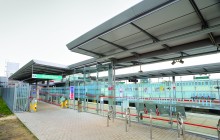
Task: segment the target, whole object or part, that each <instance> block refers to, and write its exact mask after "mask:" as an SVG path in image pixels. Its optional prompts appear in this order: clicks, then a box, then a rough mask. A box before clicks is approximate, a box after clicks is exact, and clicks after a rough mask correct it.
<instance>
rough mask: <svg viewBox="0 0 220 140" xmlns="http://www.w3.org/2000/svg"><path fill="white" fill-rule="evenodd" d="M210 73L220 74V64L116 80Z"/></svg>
mask: <svg viewBox="0 0 220 140" xmlns="http://www.w3.org/2000/svg"><path fill="white" fill-rule="evenodd" d="M210 73H220V63H211V64H202V65H195V66H187V67H179V68H169V69H161V70H151V71H146V72H141V73H140V72H136V73H130V74H121V75H116V76H115V79H116V80H129V79H147V78H159V77H172V76H185V75H197V74H200V75H203V74H210ZM100 79H105V80H107V79H108V76H105V77H100Z"/></svg>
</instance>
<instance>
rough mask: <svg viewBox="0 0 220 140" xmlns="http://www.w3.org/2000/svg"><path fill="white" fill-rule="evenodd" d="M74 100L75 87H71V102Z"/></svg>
mask: <svg viewBox="0 0 220 140" xmlns="http://www.w3.org/2000/svg"><path fill="white" fill-rule="evenodd" d="M73 99H74V86H70V100H73Z"/></svg>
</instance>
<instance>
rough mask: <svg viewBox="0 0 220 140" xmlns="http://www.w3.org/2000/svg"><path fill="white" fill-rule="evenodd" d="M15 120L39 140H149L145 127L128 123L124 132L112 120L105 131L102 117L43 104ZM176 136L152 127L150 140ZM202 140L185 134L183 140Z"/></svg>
mask: <svg viewBox="0 0 220 140" xmlns="http://www.w3.org/2000/svg"><path fill="white" fill-rule="evenodd" d="M16 116H17V117H18V118H19V119H20V120H21V121H22V122H23V123H24V124H25V125H26V126H27V128H28V129H29V130H30V131H31V132H32V133H33V134H34V135H35V136H36V137H37V138H39V139H40V140H60V139H63V140H73V139H74V140H88V139H89V140H150V129H149V126H146V125H141V124H137V123H132V125H131V127H130V128H129V130H128V132H125V121H123V120H120V119H116V120H115V122H114V123H113V122H112V121H110V126H109V127H107V124H106V122H107V119H106V117H103V116H100V115H95V114H91V113H85V112H80V113H78V111H77V110H73V109H61V108H60V107H57V106H55V105H51V104H47V103H44V102H39V103H38V112H34V113H30V112H24V113H16ZM176 139H177V132H176V131H175V130H170V129H162V128H156V127H153V140H176ZM194 139H196V140H203V139H205V138H202V137H200V136H196V135H193V134H186V140H194Z"/></svg>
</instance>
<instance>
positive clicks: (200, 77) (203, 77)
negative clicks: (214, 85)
mask: <svg viewBox="0 0 220 140" xmlns="http://www.w3.org/2000/svg"><path fill="white" fill-rule="evenodd" d="M193 79H195V80H196V79H197V80H200V79H201V80H202V79H209V76H199V77H196V76H194V77H193Z"/></svg>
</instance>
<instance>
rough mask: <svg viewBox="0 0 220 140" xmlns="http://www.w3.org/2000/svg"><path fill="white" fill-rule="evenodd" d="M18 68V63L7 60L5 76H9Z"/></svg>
mask: <svg viewBox="0 0 220 140" xmlns="http://www.w3.org/2000/svg"><path fill="white" fill-rule="evenodd" d="M18 69H19V63H14V62H7V63H6V71H5V72H6V77H10V76H11V75H12V74H14V73H15V72H16V71H17V70H18Z"/></svg>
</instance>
